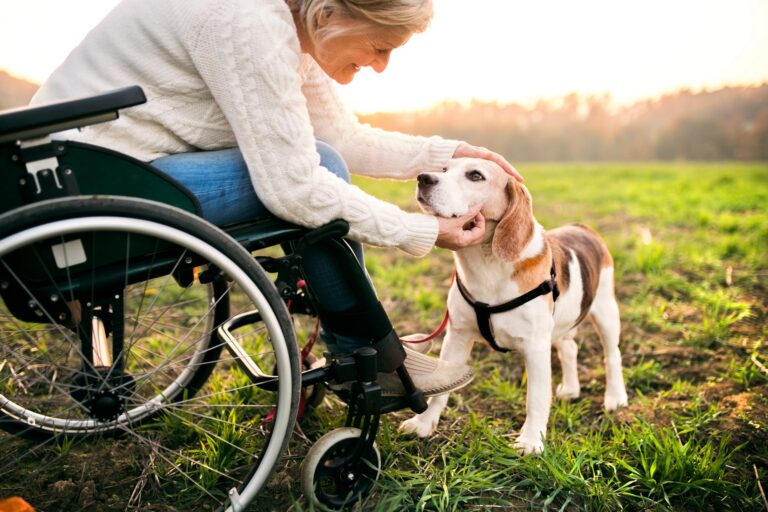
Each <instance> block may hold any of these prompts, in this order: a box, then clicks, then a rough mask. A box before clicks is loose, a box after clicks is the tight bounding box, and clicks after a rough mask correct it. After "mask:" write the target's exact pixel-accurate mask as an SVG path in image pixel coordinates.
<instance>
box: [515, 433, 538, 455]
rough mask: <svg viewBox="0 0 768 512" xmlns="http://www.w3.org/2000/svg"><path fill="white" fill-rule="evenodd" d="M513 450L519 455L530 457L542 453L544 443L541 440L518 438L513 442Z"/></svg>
mask: <svg viewBox="0 0 768 512" xmlns="http://www.w3.org/2000/svg"><path fill="white" fill-rule="evenodd" d="M514 448H515V449H516V450H517V452H518V453H519V454H520V455H531V454H535V453H541V452H543V451H544V442H543V441H542V440H541V439H532V438H527V437H523V436H520V437H518V438H517V441H515V444H514Z"/></svg>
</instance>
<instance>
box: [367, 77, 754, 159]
mask: <svg viewBox="0 0 768 512" xmlns="http://www.w3.org/2000/svg"><path fill="white" fill-rule="evenodd" d="M360 119H361V121H363V122H367V123H369V124H371V125H373V126H377V127H380V128H384V129H388V130H396V131H400V132H404V133H411V134H417V135H434V134H439V135H442V136H444V137H447V138H456V139H460V140H466V141H470V142H472V143H473V144H478V145H485V146H488V147H490V148H493V149H494V150H496V151H498V152H500V153H502V154H504V155H506V156H508V157H509V158H512V159H514V160H515V161H611V160H613V161H616V160H768V83H765V84H762V85H759V86H748V87H725V88H722V89H718V90H710V91H706V90H705V91H701V92H693V91H690V90H680V91H678V92H675V93H672V94H666V95H664V96H661V97H660V98H658V99H653V100H645V101H641V102H638V103H635V104H633V105H629V106H622V107H616V106H614V105H613V103H612V101H611V98H610V96H608V95H580V94H570V95H568V96H565V97H563V98H559V99H555V100H540V101H539V102H537V103H536V104H535V105H533V106H523V105H520V104H515V103H506V104H504V103H496V102H485V101H472V102H469V103H458V102H445V103H441V104H439V105H437V106H436V107H434V108H432V109H429V110H422V111H417V112H403V113H378V114H371V115H364V116H360Z"/></svg>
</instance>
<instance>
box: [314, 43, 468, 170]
mask: <svg viewBox="0 0 768 512" xmlns="http://www.w3.org/2000/svg"><path fill="white" fill-rule="evenodd" d="M303 67H304V74H305V79H304V85H303V91H304V96H305V97H306V98H307V102H308V107H309V115H310V117H311V118H312V124H313V125H314V127H315V133H316V134H317V136H318V138H320V139H322V140H324V141H326V142H328V143H329V144H330V145H332V146H333V147H334V148H336V149H337V150H338V151H339V153H341V155H342V156H343V157H344V160H345V161H346V162H347V164H348V165H349V167H350V169H352V172H354V173H356V174H364V175H366V176H371V177H374V178H396V179H408V178H414V177H415V176H416V175H417V174H418V173H420V172H424V171H438V170H440V169H442V168H443V167H445V164H446V163H447V162H448V160H449V159H450V158H451V156H453V153H454V152H455V151H456V146H458V144H459V142H460V141H455V140H446V139H443V138H441V137H437V136H435V137H417V136H412V135H405V134H402V133H397V132H390V131H385V130H381V129H378V128H373V127H371V126H370V125H367V124H362V123H360V122H359V121H358V119H357V117H356V116H355V115H354V114H353V113H352V112H351V111H350V110H349V108H348V107H347V105H346V104H345V103H344V102H343V101H342V100H341V98H340V97H339V95H338V94H337V92H336V89H335V88H334V85H333V82H332V80H331V79H330V78H329V77H328V76H327V75H326V74H325V73H324V72H323V71H322V69H320V66H318V65H317V64H316V63H315V62H314V61H313V60H312V59H311V58H310V57H306V58H305V62H304V63H303Z"/></svg>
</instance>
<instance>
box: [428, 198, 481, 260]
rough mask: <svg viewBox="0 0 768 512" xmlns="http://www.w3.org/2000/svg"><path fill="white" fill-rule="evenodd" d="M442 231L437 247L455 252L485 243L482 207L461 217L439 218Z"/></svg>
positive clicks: (477, 206)
mask: <svg viewBox="0 0 768 512" xmlns="http://www.w3.org/2000/svg"><path fill="white" fill-rule="evenodd" d="M437 221H438V223H439V226H440V230H439V232H438V234H437V242H435V245H437V246H438V247H442V248H443V249H450V250H452V251H455V250H457V249H461V248H463V247H469V246H470V245H477V244H479V243H480V242H482V241H483V236H484V235H485V217H483V214H482V213H480V205H476V206H473V207H472V208H470V209H469V211H468V212H467V213H466V214H465V215H463V216H461V217H451V218H448V217H438V218H437Z"/></svg>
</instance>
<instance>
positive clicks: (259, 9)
mask: <svg viewBox="0 0 768 512" xmlns="http://www.w3.org/2000/svg"><path fill="white" fill-rule="evenodd" d="M134 84H137V85H140V86H141V87H142V88H143V89H144V92H145V94H146V96H147V99H148V101H147V103H146V104H144V105H141V106H138V107H134V108H131V109H126V110H124V111H122V112H121V117H120V119H119V120H117V121H114V122H111V123H106V124H100V125H95V126H92V127H89V128H86V129H84V130H83V131H82V132H80V133H77V134H75V135H74V136H72V137H71V138H73V139H77V140H82V141H85V142H90V143H93V144H98V145H101V146H105V147H109V148H111V149H114V150H116V151H120V152H124V153H127V154H129V155H131V156H133V157H136V158H138V159H140V160H144V161H152V160H154V159H156V158H159V157H161V156H166V155H169V154H175V153H183V152H190V151H200V150H215V149H222V148H230V147H235V146H237V147H239V148H240V150H241V151H242V153H243V156H244V158H245V162H246V164H247V166H248V169H249V171H250V174H251V181H252V182H253V186H254V189H255V190H256V193H257V195H258V196H259V198H260V199H261V201H262V202H263V203H264V205H265V206H266V207H267V208H268V209H269V210H270V211H271V212H272V213H273V214H274V215H276V216H278V217H280V218H283V219H285V220H288V221H290V222H294V223H296V224H300V225H304V226H308V227H316V226H319V225H321V224H324V223H326V222H329V221H331V220H333V219H337V218H343V219H346V220H347V221H349V223H350V226H351V229H350V237H351V238H353V239H355V240H359V241H362V242H366V243H370V244H374V245H380V246H390V247H399V248H401V249H403V250H404V251H406V252H408V253H410V254H413V255H417V256H420V255H423V254H426V253H427V252H429V250H430V249H431V248H432V246H433V245H434V243H435V240H436V238H437V231H438V227H437V220H436V219H435V218H434V217H430V216H426V215H421V214H415V213H406V212H404V211H402V210H400V209H399V208H398V207H396V206H394V205H392V204H390V203H387V202H384V201H381V200H379V199H376V198H374V197H372V196H370V195H368V194H366V193H365V192H363V191H362V190H360V189H359V188H357V187H355V186H352V185H349V184H347V183H345V182H344V181H343V180H341V179H339V178H337V177H336V176H334V175H333V174H331V173H330V172H328V171H327V170H326V169H324V168H323V167H321V166H320V164H319V162H320V157H319V155H318V154H317V152H316V150H315V138H319V139H321V140H324V141H326V142H328V143H329V144H331V145H332V146H334V147H335V148H336V149H337V150H338V151H339V152H340V153H341V155H342V156H343V157H344V159H345V160H346V162H347V164H348V165H349V167H350V169H351V170H352V172H354V173H357V174H363V175H367V176H372V177H378V178H395V179H408V178H413V177H415V176H416V174H418V173H419V172H421V171H434V170H438V169H440V168H442V167H444V166H445V163H446V162H447V160H448V159H449V158H450V157H451V155H452V154H453V152H454V150H455V149H456V146H457V144H458V142H457V141H448V140H444V139H441V138H439V137H431V138H424V137H413V136H407V135H403V134H398V133H392V132H385V131H382V130H378V129H374V128H371V127H370V126H368V125H362V124H360V123H359V122H358V121H357V119H356V118H355V116H354V115H353V114H352V113H351V112H350V111H349V110H348V109H347V108H346V107H345V106H344V105H343V103H342V102H341V101H340V99H339V98H338V96H337V94H336V92H335V90H334V88H333V85H332V83H331V80H330V79H329V78H328V77H327V76H326V75H325V74H324V73H323V71H322V70H321V69H320V68H319V66H318V65H317V64H316V63H315V62H314V60H312V58H311V57H310V56H308V55H306V54H302V53H301V49H300V46H299V40H298V36H297V34H296V29H295V26H294V23H293V19H292V17H291V13H290V11H289V9H288V7H287V5H286V4H285V1H284V0H123V2H122V3H120V4H119V5H118V6H117V7H116V8H115V9H114V10H113V11H112V12H111V13H110V14H109V15H108V16H107V17H106V18H105V19H104V20H103V21H102V22H101V23H100V24H99V25H98V26H97V27H96V28H94V29H93V30H92V31H91V32H90V34H89V35H88V36H87V37H86V39H85V40H84V42H83V43H82V44H80V45H79V46H78V47H77V48H76V49H75V50H74V51H73V52H72V53H71V54H70V55H69V57H68V58H67V59H66V61H65V62H64V63H63V64H62V65H61V66H60V67H59V68H58V69H57V70H56V71H55V72H54V73H53V74H52V75H51V77H50V78H49V80H48V81H47V82H46V83H45V84H44V85H43V87H42V88H41V89H40V91H39V92H38V93H37V94H36V95H35V97H34V99H33V103H38V104H39V103H46V102H49V101H55V100H60V99H64V98H74V97H79V96H84V95H88V94H93V93H99V92H104V91H107V90H111V89H115V88H118V87H122V86H126V85H134Z"/></svg>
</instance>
